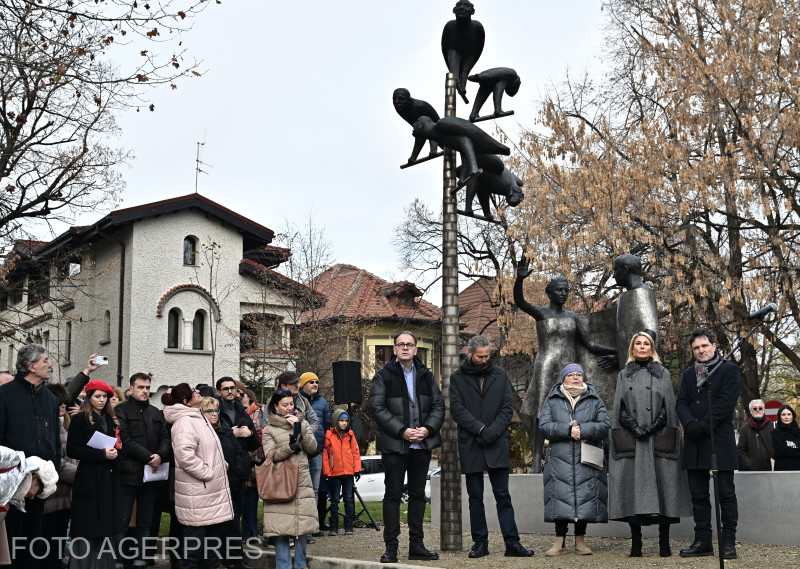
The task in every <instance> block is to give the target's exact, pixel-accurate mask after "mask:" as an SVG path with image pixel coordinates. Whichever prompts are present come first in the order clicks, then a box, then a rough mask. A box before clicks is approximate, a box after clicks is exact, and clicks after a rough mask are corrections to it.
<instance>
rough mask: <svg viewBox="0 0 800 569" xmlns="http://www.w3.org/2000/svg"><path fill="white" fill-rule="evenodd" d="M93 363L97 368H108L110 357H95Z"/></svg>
mask: <svg viewBox="0 0 800 569" xmlns="http://www.w3.org/2000/svg"><path fill="white" fill-rule="evenodd" d="M92 363H93V364H94V365H96V366H107V365H108V356H95V358H94V359H93V360H92Z"/></svg>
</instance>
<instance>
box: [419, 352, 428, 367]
mask: <svg viewBox="0 0 800 569" xmlns="http://www.w3.org/2000/svg"><path fill="white" fill-rule="evenodd" d="M417 357H418V358H419V361H421V362H422V363H423V364H425V367H431V366H430V364H429V363H428V350H427V348H417Z"/></svg>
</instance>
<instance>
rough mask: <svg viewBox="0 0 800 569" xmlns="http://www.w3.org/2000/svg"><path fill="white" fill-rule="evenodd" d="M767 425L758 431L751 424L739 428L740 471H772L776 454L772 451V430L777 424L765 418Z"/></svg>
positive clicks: (737, 445)
mask: <svg viewBox="0 0 800 569" xmlns="http://www.w3.org/2000/svg"><path fill="white" fill-rule="evenodd" d="M764 421H765V423H766V424H765V425H764V428H763V429H761V430H760V431H756V430H755V429H754V428H753V427H751V426H750V424H749V423H745V424H744V425H742V426H741V427H740V428H739V442H738V443H737V444H736V449H737V450H738V452H739V470H751V471H766V470H772V461H771V460H770V459H774V458H775V452H774V451H773V450H772V430H773V429H774V428H775V424H774V423H773V422H772V421H770V420H769V419H767V418H764Z"/></svg>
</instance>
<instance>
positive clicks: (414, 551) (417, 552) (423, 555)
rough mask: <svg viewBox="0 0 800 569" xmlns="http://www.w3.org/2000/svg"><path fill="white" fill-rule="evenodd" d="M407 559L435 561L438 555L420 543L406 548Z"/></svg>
mask: <svg viewBox="0 0 800 569" xmlns="http://www.w3.org/2000/svg"><path fill="white" fill-rule="evenodd" d="M408 558H409V560H411V561H436V560H437V559H439V554H438V553H436V552H435V551H430V550H429V549H427V548H426V547H425V546H424V545H423V544H421V543H420V544H417V545H409V546H408Z"/></svg>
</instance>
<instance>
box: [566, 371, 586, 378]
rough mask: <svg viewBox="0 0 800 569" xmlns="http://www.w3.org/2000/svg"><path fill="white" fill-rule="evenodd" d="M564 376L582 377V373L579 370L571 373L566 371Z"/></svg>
mask: <svg viewBox="0 0 800 569" xmlns="http://www.w3.org/2000/svg"><path fill="white" fill-rule="evenodd" d="M564 377H583V374H582V373H581V372H579V371H573V372H572V373H568V374H567V375H565V376H564Z"/></svg>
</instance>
